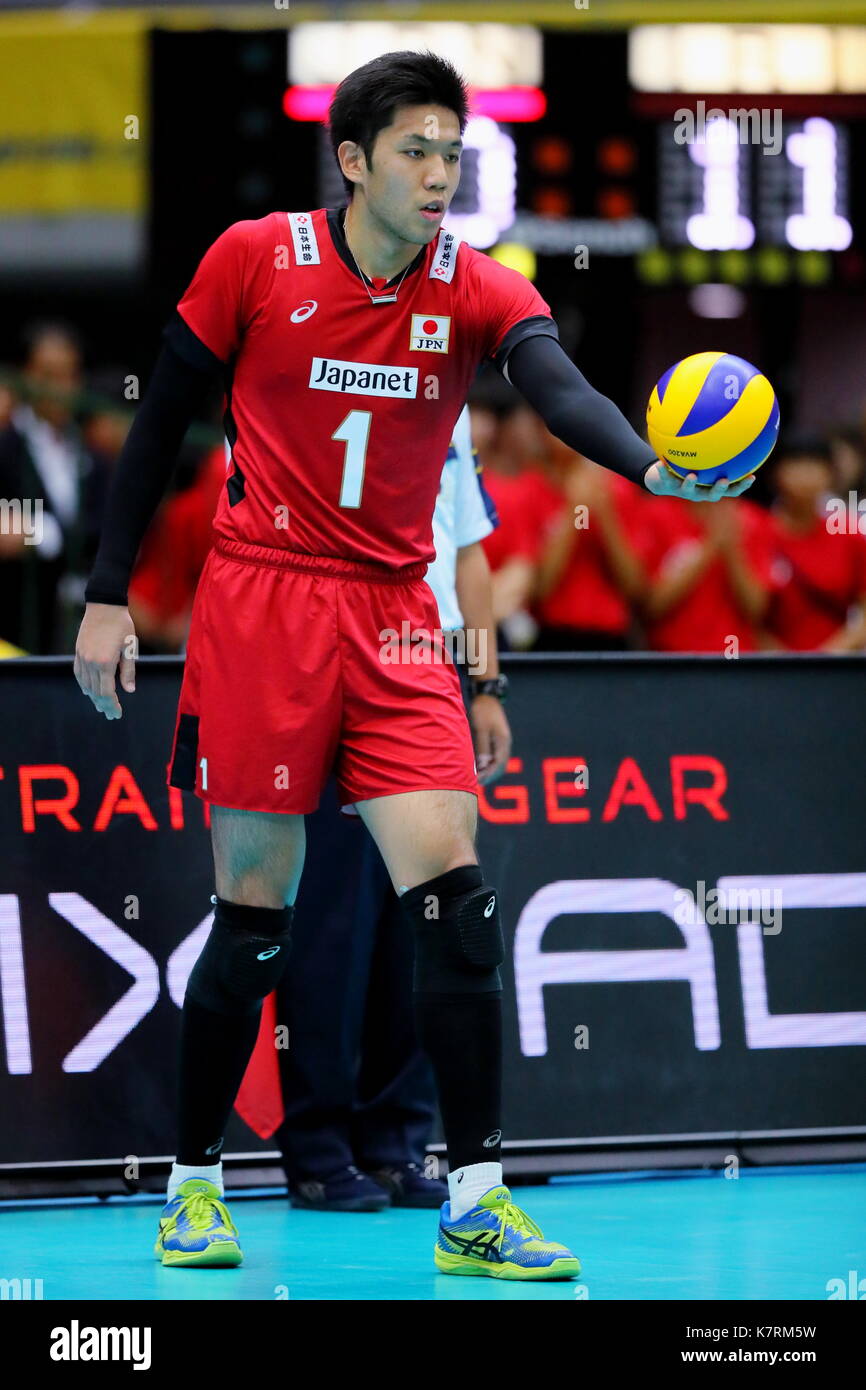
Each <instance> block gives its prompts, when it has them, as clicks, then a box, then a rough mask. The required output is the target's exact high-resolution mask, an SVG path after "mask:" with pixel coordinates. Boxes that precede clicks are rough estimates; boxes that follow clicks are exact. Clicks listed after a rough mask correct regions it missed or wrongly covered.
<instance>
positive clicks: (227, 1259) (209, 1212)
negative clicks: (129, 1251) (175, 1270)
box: [153, 1178, 243, 1266]
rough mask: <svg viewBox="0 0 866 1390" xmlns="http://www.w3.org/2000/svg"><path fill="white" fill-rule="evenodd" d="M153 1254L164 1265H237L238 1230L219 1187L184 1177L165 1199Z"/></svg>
mask: <svg viewBox="0 0 866 1390" xmlns="http://www.w3.org/2000/svg"><path fill="white" fill-rule="evenodd" d="M153 1253H154V1255H155V1256H156V1258H157V1259H158V1260H162V1263H163V1264H164V1265H197V1266H203V1265H217V1266H219V1265H239V1264H240V1262H241V1260H242V1259H243V1254H242V1252H241V1247H240V1243H239V1241H238V1232H237V1228H236V1227H235V1225H234V1223H233V1221H232V1219H231V1217H230V1216H229V1213H228V1208H227V1207H226V1205H225V1203H224V1202H223V1200H222V1198H221V1197H220V1191H219V1188H218V1187H216V1186H215V1185H214V1184H213V1183H212V1182H208V1181H207V1179H206V1178H187V1180H186V1182H182V1183H181V1185H180V1187H179V1188H178V1189H177V1192H176V1193H175V1195H174V1197H172V1199H171V1201H170V1202H166V1204H165V1206H164V1207H163V1209H162V1216H161V1217H160V1219H159V1235H158V1237H157V1241H156V1245H155V1246H154V1248H153Z"/></svg>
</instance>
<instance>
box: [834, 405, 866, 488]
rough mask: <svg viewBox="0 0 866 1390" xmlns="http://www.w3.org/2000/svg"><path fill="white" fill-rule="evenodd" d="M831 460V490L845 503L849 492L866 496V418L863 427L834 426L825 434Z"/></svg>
mask: <svg viewBox="0 0 866 1390" xmlns="http://www.w3.org/2000/svg"><path fill="white" fill-rule="evenodd" d="M827 442H828V444H829V448H830V453H831V456H832V459H833V473H834V482H833V490H834V492H835V494H836V496H838V497H842V498H844V499H845V501H846V502H847V500H848V494H849V492H854V493H856V494H857V496H858V497H863V496H866V418H864V422H863V425H862V426H860V425H834V426H832V427H831V428H830V429H829V430H828V432H827Z"/></svg>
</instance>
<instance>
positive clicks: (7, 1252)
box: [0, 1164, 866, 1301]
mask: <svg viewBox="0 0 866 1390" xmlns="http://www.w3.org/2000/svg"><path fill="white" fill-rule="evenodd" d="M740 1171H741V1175H740V1177H739V1178H737V1179H726V1178H725V1177H723V1176H722V1175H721V1174H720V1173H718V1172H712V1173H707V1172H706V1171H705V1170H701V1171H694V1172H692V1171H688V1172H683V1171H681V1170H679V1171H676V1172H665V1173H661V1174H660V1173H658V1172H652V1173H649V1172H647V1173H627V1174H614V1175H604V1176H582V1177H575V1178H558V1179H555V1180H554V1181H553V1182H552V1183H551V1184H549V1185H548V1186H544V1187H515V1188H513V1189H512V1195H513V1198H514V1200H515V1201H516V1202H517V1203H518V1204H519V1205H520V1206H522V1207H524V1208H525V1209H526V1210H527V1211H528V1212H529V1214H530V1215H531V1216H532V1217H533V1219H534V1220H535V1221H537V1222H538V1224H539V1225H540V1226H541V1228H542V1230H543V1231H544V1234H545V1235H546V1236H547V1237H548V1238H552V1239H555V1240H560V1241H562V1242H564V1243H565V1244H566V1245H569V1246H571V1248H572V1249H573V1250H574V1252H575V1253H576V1254H577V1255H578V1256H579V1257H580V1259H581V1261H582V1264H583V1275H582V1277H581V1279H580V1281H578V1282H576V1283H575V1282H572V1283H554V1284H547V1285H545V1284H540V1285H530V1284H524V1283H511V1282H506V1281H502V1282H500V1281H497V1280H493V1279H473V1278H455V1277H454V1276H448V1275H441V1274H439V1273H438V1272H437V1271H436V1269H435V1266H434V1265H433V1261H432V1254H431V1251H432V1246H433V1242H434V1240H435V1236H436V1225H437V1213H436V1212H415V1211H401V1210H391V1211H385V1212H381V1213H371V1214H364V1215H344V1214H337V1213H324V1212H307V1211H297V1210H294V1209H293V1208H291V1207H289V1204H288V1200H287V1198H286V1196H285V1190H284V1189H279V1188H274V1189H267V1191H266V1192H264V1191H263V1192H262V1194H261V1195H258V1196H244V1197H234V1198H233V1197H232V1193H231V1190H229V1192H228V1193H227V1200H228V1201H229V1202H230V1204H231V1211H232V1216H233V1218H234V1220H235V1223H236V1225H237V1226H238V1228H239V1230H240V1234H241V1243H242V1246H243V1249H244V1256H245V1261H244V1264H243V1265H242V1266H241V1267H240V1268H239V1269H224V1270H193V1269H163V1267H162V1266H161V1265H160V1264H159V1263H158V1261H157V1260H156V1259H153V1258H152V1255H151V1251H152V1247H153V1242H154V1239H155V1233H156V1222H157V1216H158V1211H159V1206H158V1204H156V1203H155V1202H153V1201H152V1200H149V1199H141V1198H112V1199H110V1200H109V1201H107V1202H95V1201H92V1200H91V1199H78V1200H77V1201H75V1202H72V1203H67V1204H60V1203H53V1202H52V1203H48V1202H46V1203H40V1204H29V1205H27V1206H23V1205H16V1204H15V1203H10V1202H4V1203H0V1277H4V1278H7V1279H11V1278H20V1279H26V1278H30V1279H41V1280H42V1296H43V1297H44V1298H45V1299H73V1300H76V1299H169V1300H176V1299H226V1300H237V1299H269V1300H270V1299H275V1298H283V1299H285V1298H288V1299H317V1300H318V1299H365V1300H368V1299H423V1300H457V1301H466V1300H468V1299H488V1300H510V1299H520V1300H527V1299H529V1300H532V1299H544V1300H546V1299H554V1300H556V1299H568V1300H573V1299H575V1298H590V1299H641V1300H652V1299H681V1298H682V1299H699V1300H700V1299H705V1300H708V1301H713V1300H718V1299H744V1300H752V1299H761V1300H786V1299H810V1300H826V1299H827V1298H828V1297H829V1291H828V1285H829V1288H831V1289H832V1288H833V1287H835V1288H837V1289H838V1288H839V1287H840V1286H839V1285H835V1286H834V1285H832V1284H831V1283H830V1281H832V1280H842V1281H843V1283H844V1285H845V1286H846V1288H847V1287H848V1286H849V1285H851V1286H854V1287H856V1284H857V1282H858V1281H859V1280H860V1279H862V1280H864V1284H863V1291H864V1292H866V1164H833V1165H827V1166H809V1167H788V1168H769V1169H767V1168H765V1169H759V1170H756V1169H741V1170H740ZM852 1272H853V1279H852ZM847 1296H848V1297H850V1296H851V1294H850V1293H849V1294H848V1295H847Z"/></svg>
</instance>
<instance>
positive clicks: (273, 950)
mask: <svg viewBox="0 0 866 1390" xmlns="http://www.w3.org/2000/svg"><path fill="white" fill-rule="evenodd" d="M279 949H280V948H279V946H271V947H270V949H269V950H267V951H259V954H258V955H257V956H256V960H270V958H271V956H275V955H276V954H277V951H278V950H279Z"/></svg>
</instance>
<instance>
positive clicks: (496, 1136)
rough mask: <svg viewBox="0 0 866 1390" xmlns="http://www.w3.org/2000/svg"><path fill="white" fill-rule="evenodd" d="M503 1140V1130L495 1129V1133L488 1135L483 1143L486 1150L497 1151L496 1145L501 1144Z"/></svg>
mask: <svg viewBox="0 0 866 1390" xmlns="http://www.w3.org/2000/svg"><path fill="white" fill-rule="evenodd" d="M501 1138H502V1130H501V1129H494V1131H493V1133H492V1134H488V1136H487V1138H486V1139H484V1140H482V1143H483V1145H484V1148H485V1149H495V1148H496V1145H497V1144H498V1143H499V1141H500V1139H501Z"/></svg>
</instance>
